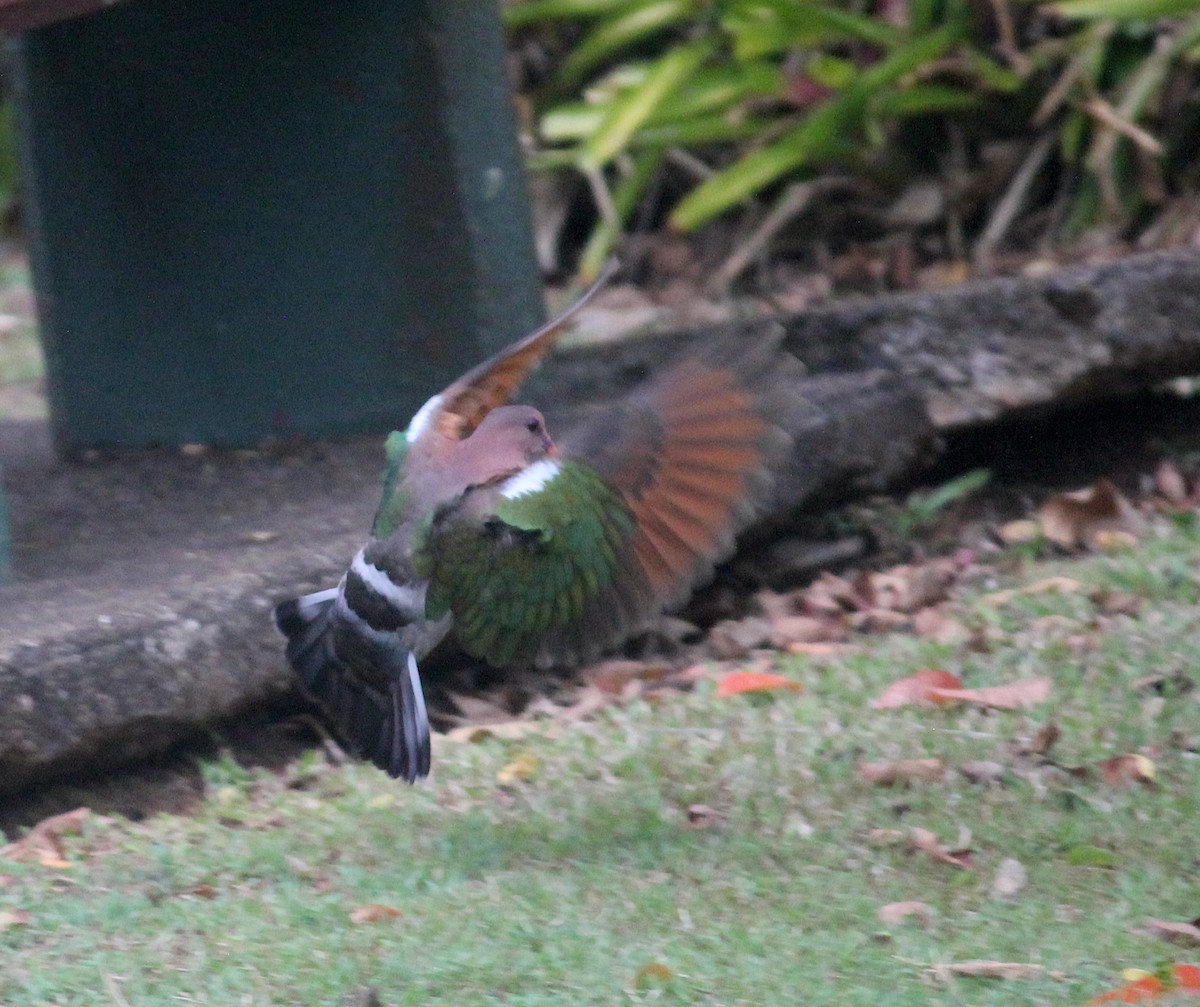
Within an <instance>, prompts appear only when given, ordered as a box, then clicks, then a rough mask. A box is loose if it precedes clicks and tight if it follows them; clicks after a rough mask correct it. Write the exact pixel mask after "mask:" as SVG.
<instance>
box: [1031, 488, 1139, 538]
mask: <svg viewBox="0 0 1200 1007" xmlns="http://www.w3.org/2000/svg"><path fill="white" fill-rule="evenodd" d="M1037 516H1038V521H1039V522H1040V523H1041V526H1042V533H1043V534H1044V535H1045V536H1046V538H1048V539H1049V540H1050V541H1051V542H1054V543H1055V544H1056V545H1060V546H1062V547H1063V548H1064V549H1074V548H1076V546H1080V545H1083V546H1088V547H1089V548H1094V547H1095V546H1096V545H1097V544H1098V543H1097V537H1098V536H1101V535H1102V534H1103V533H1107V532H1121V533H1124V534H1129V535H1133V534H1136V533H1137V531H1138V530H1139V527H1140V525H1139V522H1138V518H1137V514H1136V512H1135V511H1134V509H1133V506H1132V505H1131V504H1130V503H1129V501H1128V500H1126V499H1125V498H1124V497H1123V496H1122V495H1121V492H1120V490H1118V489H1117V488H1116V486H1114V485H1113V484H1112V483H1111V482H1110V481H1109V480H1108V479H1098V480H1096V482H1095V483H1094V484H1093V485H1092V486H1091V487H1089V488H1088V489H1085V490H1077V491H1075V492H1074V493H1058V494H1055V495H1054V496H1052V497H1050V498H1049V499H1048V500H1047V501H1046V502H1045V503H1044V504H1042V506H1041V507H1040V508H1038V513H1037Z"/></svg>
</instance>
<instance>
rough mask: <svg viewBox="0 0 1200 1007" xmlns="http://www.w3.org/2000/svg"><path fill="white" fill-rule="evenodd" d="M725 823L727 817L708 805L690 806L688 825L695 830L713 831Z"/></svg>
mask: <svg viewBox="0 0 1200 1007" xmlns="http://www.w3.org/2000/svg"><path fill="white" fill-rule="evenodd" d="M723 821H725V815H724V814H723V813H722V812H720V811H718V810H717V809H716V808H710V807H709V806H708V805H707V804H689V805H688V809H687V823H688V825H690V826H691V827H692V828H693V829H711V828H713V827H714V826H716V825H720V824H721V823H722V822H723Z"/></svg>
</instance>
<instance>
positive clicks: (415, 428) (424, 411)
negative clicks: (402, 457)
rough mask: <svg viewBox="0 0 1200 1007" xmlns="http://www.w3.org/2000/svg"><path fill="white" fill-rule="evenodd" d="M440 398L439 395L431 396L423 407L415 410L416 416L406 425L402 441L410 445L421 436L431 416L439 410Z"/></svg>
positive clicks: (427, 426) (430, 420)
mask: <svg viewBox="0 0 1200 1007" xmlns="http://www.w3.org/2000/svg"><path fill="white" fill-rule="evenodd" d="M441 405H442V396H441V395H440V394H438V395H435V396H433V398H431V399H430V400H429V401H428V402H426V403H425V405H423V406H421V408H420V409H418V410H417V415H416V416H414V417H413V418H412V421H411V422H410V423H409V424H408V429H407V430H405V431H404V439H405V440H406V441H408V443H409V444H412V443H413V442H414V441H415V440H416V439H417V438H418V437H420V436H421V434H423V433H424V432H425V431H426V430H427V429H428V428H429V424H430V423H431V422H432V419H433V414H434V413H436V412H437V411H438V409H439V408H441Z"/></svg>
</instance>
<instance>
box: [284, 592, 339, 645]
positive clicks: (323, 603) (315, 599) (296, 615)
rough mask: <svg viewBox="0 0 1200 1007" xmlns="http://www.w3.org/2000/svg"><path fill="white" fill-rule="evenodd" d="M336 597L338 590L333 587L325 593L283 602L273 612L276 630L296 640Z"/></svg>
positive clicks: (307, 595)
mask: <svg viewBox="0 0 1200 1007" xmlns="http://www.w3.org/2000/svg"><path fill="white" fill-rule="evenodd" d="M336 597H337V588H336V587H331V588H328V589H327V590H325V591H317V592H316V593H314V594H306V595H302V596H301V597H299V598H290V599H289V600H287V601H281V602H280V603H279V604H278V605H276V606H275V609H274V611H273V612H272V618H273V619H274V621H275V628H276V629H278V630H279V632H281V633H282V634H283V635H284V636H285V637H287V638H288V639H289V640H294V639H295V638H296V637H297V636H299V635H300V634H301V633H303V632H304V630H305V629H307V628H308V626H310V625H311V624H312V623H313V622H315V621H316V620H317V619H318V618H320V616H321V615H322V614H323V613H324V612H325V610H326V609H327V608H328V607H329V606H330V605H331V604H333V600H334V598H336Z"/></svg>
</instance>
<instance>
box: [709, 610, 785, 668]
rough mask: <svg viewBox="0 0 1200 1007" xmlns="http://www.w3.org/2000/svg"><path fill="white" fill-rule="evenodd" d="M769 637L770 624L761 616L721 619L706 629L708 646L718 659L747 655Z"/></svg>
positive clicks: (731, 658)
mask: <svg viewBox="0 0 1200 1007" xmlns="http://www.w3.org/2000/svg"><path fill="white" fill-rule="evenodd" d="M770 639H771V624H770V622H768V621H767V620H766V619H763V618H762V617H761V616H750V617H748V618H746V619H723V620H722V621H721V622H718V623H717V624H716V625H715V626H713V627H712V629H710V630H709V631H708V646H709V647H710V648H711V650H712V652H713V653H714V654H715V655H716V656H717V657H718V658H720V659H722V660H727V661H732V660H736V659H737V658H740V657H745V656H747V655H748V654H749V653H750V651H752V650H754V649H755V648H756V647H764V646H766V645H767V643H768V642H769V641H770Z"/></svg>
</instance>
